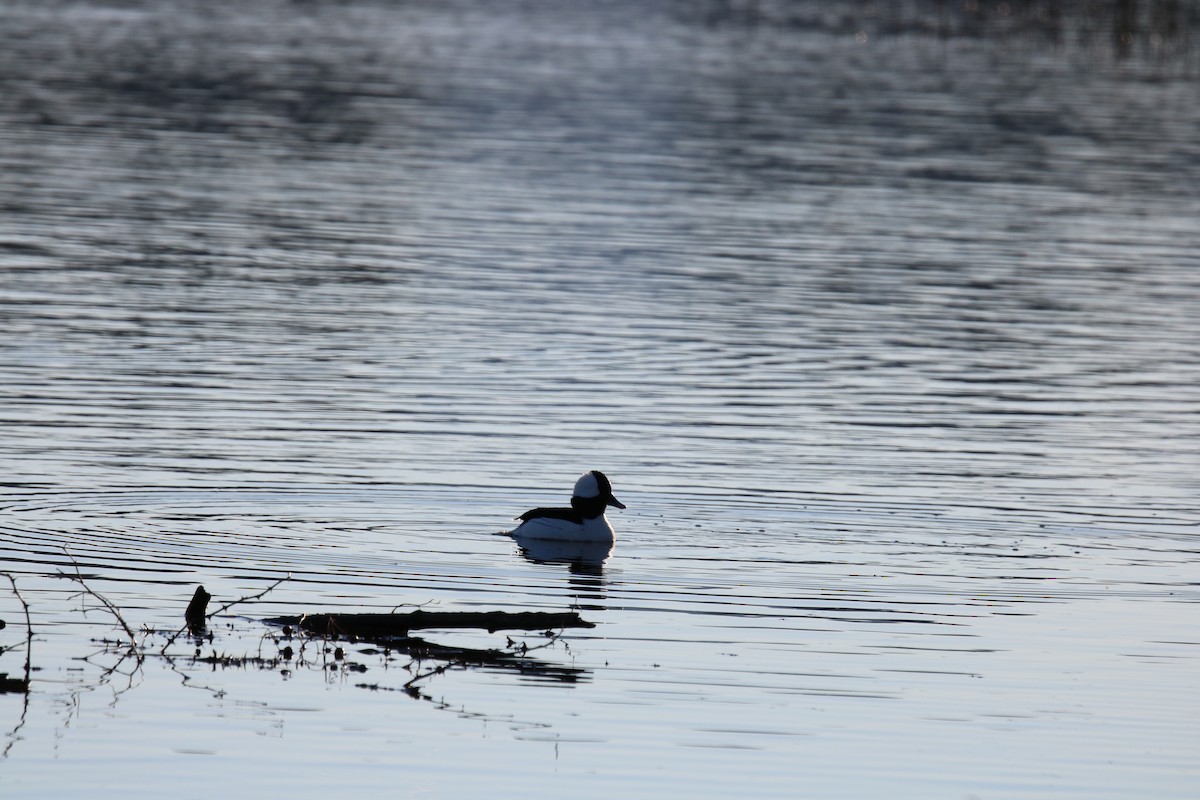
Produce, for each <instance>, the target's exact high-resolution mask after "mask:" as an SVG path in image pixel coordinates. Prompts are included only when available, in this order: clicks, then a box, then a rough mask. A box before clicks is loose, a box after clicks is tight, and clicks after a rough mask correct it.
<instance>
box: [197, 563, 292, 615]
mask: <svg viewBox="0 0 1200 800" xmlns="http://www.w3.org/2000/svg"><path fill="white" fill-rule="evenodd" d="M291 579H292V575H291V573H290V572H289V573H288V574H287V575H284V576H283V577H282V578H280V579H279V580H277V581H275V582H274V583H272V584H271V585H270V586H268V587H267V588H265V589H263V590H262V591H261V592H259V593H258V594H251V595H246V596H245V597H239V598H238V599H237V600H230V601H229V602H228V603H226V604H225V605H223V606H221V607H220V608H218V609H217V610H216V611H210V612H208V613H207V614H205V615H204V618H205V619H212V618H213V617H215V616H216V615H217V614H220V613H221V612H222V611H228V610H229V609H231V608H233V607H234V606H236V605H237V604H238V603H244V602H246V601H247V600H257V599H258V598H260V597H262V596H263V595H265V594H266V593H267V592H269V591H271V590H272V589H274V588H275V587H276V586H278V585H279V584H281V583H283V582H284V581H290V580H291Z"/></svg>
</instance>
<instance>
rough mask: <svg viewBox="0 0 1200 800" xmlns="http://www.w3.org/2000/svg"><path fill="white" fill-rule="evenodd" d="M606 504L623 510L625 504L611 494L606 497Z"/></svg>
mask: <svg viewBox="0 0 1200 800" xmlns="http://www.w3.org/2000/svg"><path fill="white" fill-rule="evenodd" d="M608 504H609V505H610V506H616V507H617V508H625V504H624V503H622V502H621V501H620V500H618V499H617V498H615V497H613V496H612V495H611V494H610V495H609V496H608Z"/></svg>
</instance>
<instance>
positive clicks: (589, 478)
mask: <svg viewBox="0 0 1200 800" xmlns="http://www.w3.org/2000/svg"><path fill="white" fill-rule="evenodd" d="M609 506H614V507H616V508H621V509H623V508H625V504H624V503H622V502H621V501H620V500H618V499H617V498H616V497H614V496H613V491H612V483H611V482H610V481H609V480H608V476H607V475H605V474H604V473H603V472H601V471H600V470H598V469H594V470H591V471H590V472H585V473H583V474H582V475H580V476H579V480H577V481H575V489H574V491H573V492H572V493H571V507H570V508H535V509H532V510H530V511H526V512H525V513H524V514H522V515H521V516H519V517H515V519H519V520H521V524H520V525H518V526H517V528H516V529H515V530H513V531H512V536H513V538H515V539H518V540H520V539H527V540H529V539H543V540H550V541H559V542H608V543H610V544H611V543H612V541H613V540H614V539H615V538H616V533H615V532H614V531H613V527H612V525H610V524H609V522H608V519H607V518H605V516H604V511H605V509H606V508H608V507H609Z"/></svg>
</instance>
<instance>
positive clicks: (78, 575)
mask: <svg viewBox="0 0 1200 800" xmlns="http://www.w3.org/2000/svg"><path fill="white" fill-rule="evenodd" d="M63 552H64V553H66V554H67V558H69V559H71V563H72V564H73V565H74V566H75V577H73V578H71V580H73V581H76V582H77V583H78V584H79V585H80V586H82V587H83V589H84V591H85V592H87V593H88V594H90V595H91V596H92V597H94V598H96V599H97V600H99V601H100V602H101V603H102V604H103V605H104V607H105V608H106V609H108V612H109V613H110V614H112V615H113V616H114V617H116V618H117V622H119V623H121V627H122V628H124V629H125V633H126V634H128V636H129V643H130V645H132V646H134V647H136V646H137V634H136V633H134V632H133V628H131V627H129V623H128V622H126V621H125V617H123V616H121V610H120V609H119V608H117V607H116V606H115V605H113V604H112V602H111V601H110V600H109V599H108V598H107V597H105V596H104V595H102V594H100V593H99V592H97V591H96V590H95V589H93V588H92V587H90V586H88V585H87V581H85V580H84V579H83V573H82V572H80V571H79V562H78V561H76V560H75V556H73V555H71V551H70V550H68V549H67V548H65V547H64V548H63ZM67 577H68V578H70V577H71V576H70V575H68V576H67Z"/></svg>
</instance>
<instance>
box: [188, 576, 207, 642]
mask: <svg viewBox="0 0 1200 800" xmlns="http://www.w3.org/2000/svg"><path fill="white" fill-rule="evenodd" d="M209 600H212V595H211V594H209V593H208V592H206V591H204V587H203V586H197V587H196V593H195V594H193V595H192V602H190V603H188V607H187V611H185V612H183V618H184V619H185V620H187V624H188V627H189V628H191V629H192V630H193V631H200V630H201V629H203V628H204V612H205V610H207V609H208V601H209Z"/></svg>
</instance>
